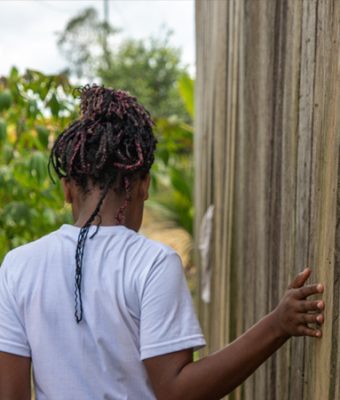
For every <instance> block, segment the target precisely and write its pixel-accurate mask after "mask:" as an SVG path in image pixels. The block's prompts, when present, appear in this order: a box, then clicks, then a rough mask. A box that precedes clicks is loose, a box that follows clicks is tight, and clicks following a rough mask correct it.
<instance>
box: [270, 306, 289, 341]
mask: <svg viewBox="0 0 340 400" xmlns="http://www.w3.org/2000/svg"><path fill="white" fill-rule="evenodd" d="M266 319H267V323H268V327H269V329H270V332H271V333H272V335H273V337H274V339H276V340H278V341H282V342H285V341H286V340H288V339H289V338H290V337H291V335H290V334H289V333H288V332H287V331H286V330H285V329H284V327H283V326H282V323H281V322H280V317H279V315H278V312H277V309H275V310H273V311H272V312H271V313H269V314H268V315H267V316H266Z"/></svg>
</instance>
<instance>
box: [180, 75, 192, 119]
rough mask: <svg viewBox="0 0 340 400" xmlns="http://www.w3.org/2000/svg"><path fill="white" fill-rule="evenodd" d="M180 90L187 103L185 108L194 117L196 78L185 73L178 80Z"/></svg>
mask: <svg viewBox="0 0 340 400" xmlns="http://www.w3.org/2000/svg"><path fill="white" fill-rule="evenodd" d="M178 91H179V93H180V95H181V97H182V100H183V102H184V104H185V108H186V110H187V112H188V114H189V115H190V117H191V118H192V119H193V118H194V108H195V102H194V80H193V79H191V78H190V76H189V75H188V74H183V75H182V76H181V78H180V79H179V80H178Z"/></svg>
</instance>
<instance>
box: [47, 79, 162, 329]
mask: <svg viewBox="0 0 340 400" xmlns="http://www.w3.org/2000/svg"><path fill="white" fill-rule="evenodd" d="M78 91H79V93H80V96H81V113H82V115H81V117H80V119H78V120H77V121H75V122H73V123H72V124H71V125H70V126H69V127H68V128H67V129H66V130H65V131H64V132H62V133H61V134H60V136H59V137H58V138H57V139H56V141H55V143H54V145H53V147H52V150H51V155H50V159H49V164H48V170H49V173H50V176H51V171H50V168H51V166H52V167H53V168H54V170H55V171H56V173H57V175H58V177H59V178H66V179H69V180H73V181H74V182H75V183H76V184H77V185H78V186H79V187H80V188H81V189H82V191H83V193H84V194H87V193H88V192H89V191H90V189H89V187H90V184H92V185H94V186H97V187H99V188H100V190H101V197H100V200H99V202H98V204H97V206H96V208H95V210H94V211H93V213H92V214H91V216H90V218H89V219H88V220H87V221H86V223H85V224H84V225H83V226H82V227H81V229H80V232H79V236H78V242H77V248H76V254H75V261H76V271H75V318H76V321H77V323H79V322H80V321H81V320H82V318H83V304H82V292H81V282H82V264H83V256H84V248H85V242H86V238H87V235H88V232H89V229H90V226H91V224H92V223H93V221H94V220H95V218H96V217H98V218H99V223H98V225H97V228H96V230H95V232H94V233H93V235H92V236H91V237H90V239H91V238H93V237H94V236H95V235H96V233H97V232H98V229H99V226H100V223H101V217H100V214H99V211H100V208H101V206H102V203H103V201H104V198H105V196H106V195H107V193H108V191H109V190H110V189H111V188H114V190H116V191H118V192H123V193H125V200H124V202H123V204H122V206H121V207H120V208H119V210H118V212H117V215H116V217H115V221H116V223H117V224H124V223H125V212H126V209H127V206H128V202H129V201H130V199H131V183H132V181H133V179H134V178H137V177H139V178H143V177H144V176H145V175H146V174H147V173H148V172H149V170H150V168H151V165H152V163H153V161H154V151H155V148H156V142H157V141H156V139H155V137H154V135H153V132H152V127H153V121H152V119H151V117H150V114H149V113H148V111H147V110H145V109H144V107H143V106H142V105H140V104H139V103H138V102H137V99H136V98H135V97H133V96H130V95H129V94H128V93H126V92H124V91H122V90H114V89H108V88H104V87H102V86H96V85H93V86H89V85H87V86H85V87H83V88H80V89H78ZM51 178H52V176H51ZM52 180H53V178H52Z"/></svg>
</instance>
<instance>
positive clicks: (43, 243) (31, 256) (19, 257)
mask: <svg viewBox="0 0 340 400" xmlns="http://www.w3.org/2000/svg"><path fill="white" fill-rule="evenodd" d="M55 234H56V231H54V232H51V233H49V234H47V235H44V236H42V237H41V238H39V239H36V240H34V241H32V242H29V243H26V244H24V245H21V246H18V247H16V248H14V249H12V250H10V251H9V252H8V253H7V254H6V256H5V258H4V260H3V262H2V264H1V269H0V270H1V271H2V273H8V272H7V270H10V271H11V273H13V274H15V273H20V272H22V268H23V266H24V265H27V264H28V263H32V262H34V261H37V260H38V259H40V258H41V257H42V254H44V253H45V252H46V250H47V249H48V248H49V247H51V246H53V242H54V239H55V236H56V235H55Z"/></svg>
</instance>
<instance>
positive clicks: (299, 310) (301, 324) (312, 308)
mask: <svg viewBox="0 0 340 400" xmlns="http://www.w3.org/2000/svg"><path fill="white" fill-rule="evenodd" d="M311 272H312V271H311V270H310V269H309V268H306V269H305V270H304V271H302V272H301V273H300V274H299V275H297V276H296V278H295V279H294V280H293V282H292V283H291V284H290V285H289V286H288V290H287V292H286V293H285V295H284V296H283V298H282V300H281V301H280V303H279V305H278V306H277V307H276V309H275V310H274V311H273V314H274V315H275V316H276V325H277V328H278V329H279V330H280V335H281V336H283V337H287V338H288V337H290V336H312V337H321V336H322V331H321V329H320V327H321V325H322V324H323V322H324V316H323V310H324V307H325V304H324V302H323V300H307V297H308V296H311V295H313V294H320V293H323V285H322V284H321V283H318V284H313V285H306V286H304V284H305V282H306V280H307V279H308V278H309V276H310V274H311ZM309 324H317V325H318V327H317V328H315V327H314V328H312V327H310V326H309Z"/></svg>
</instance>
